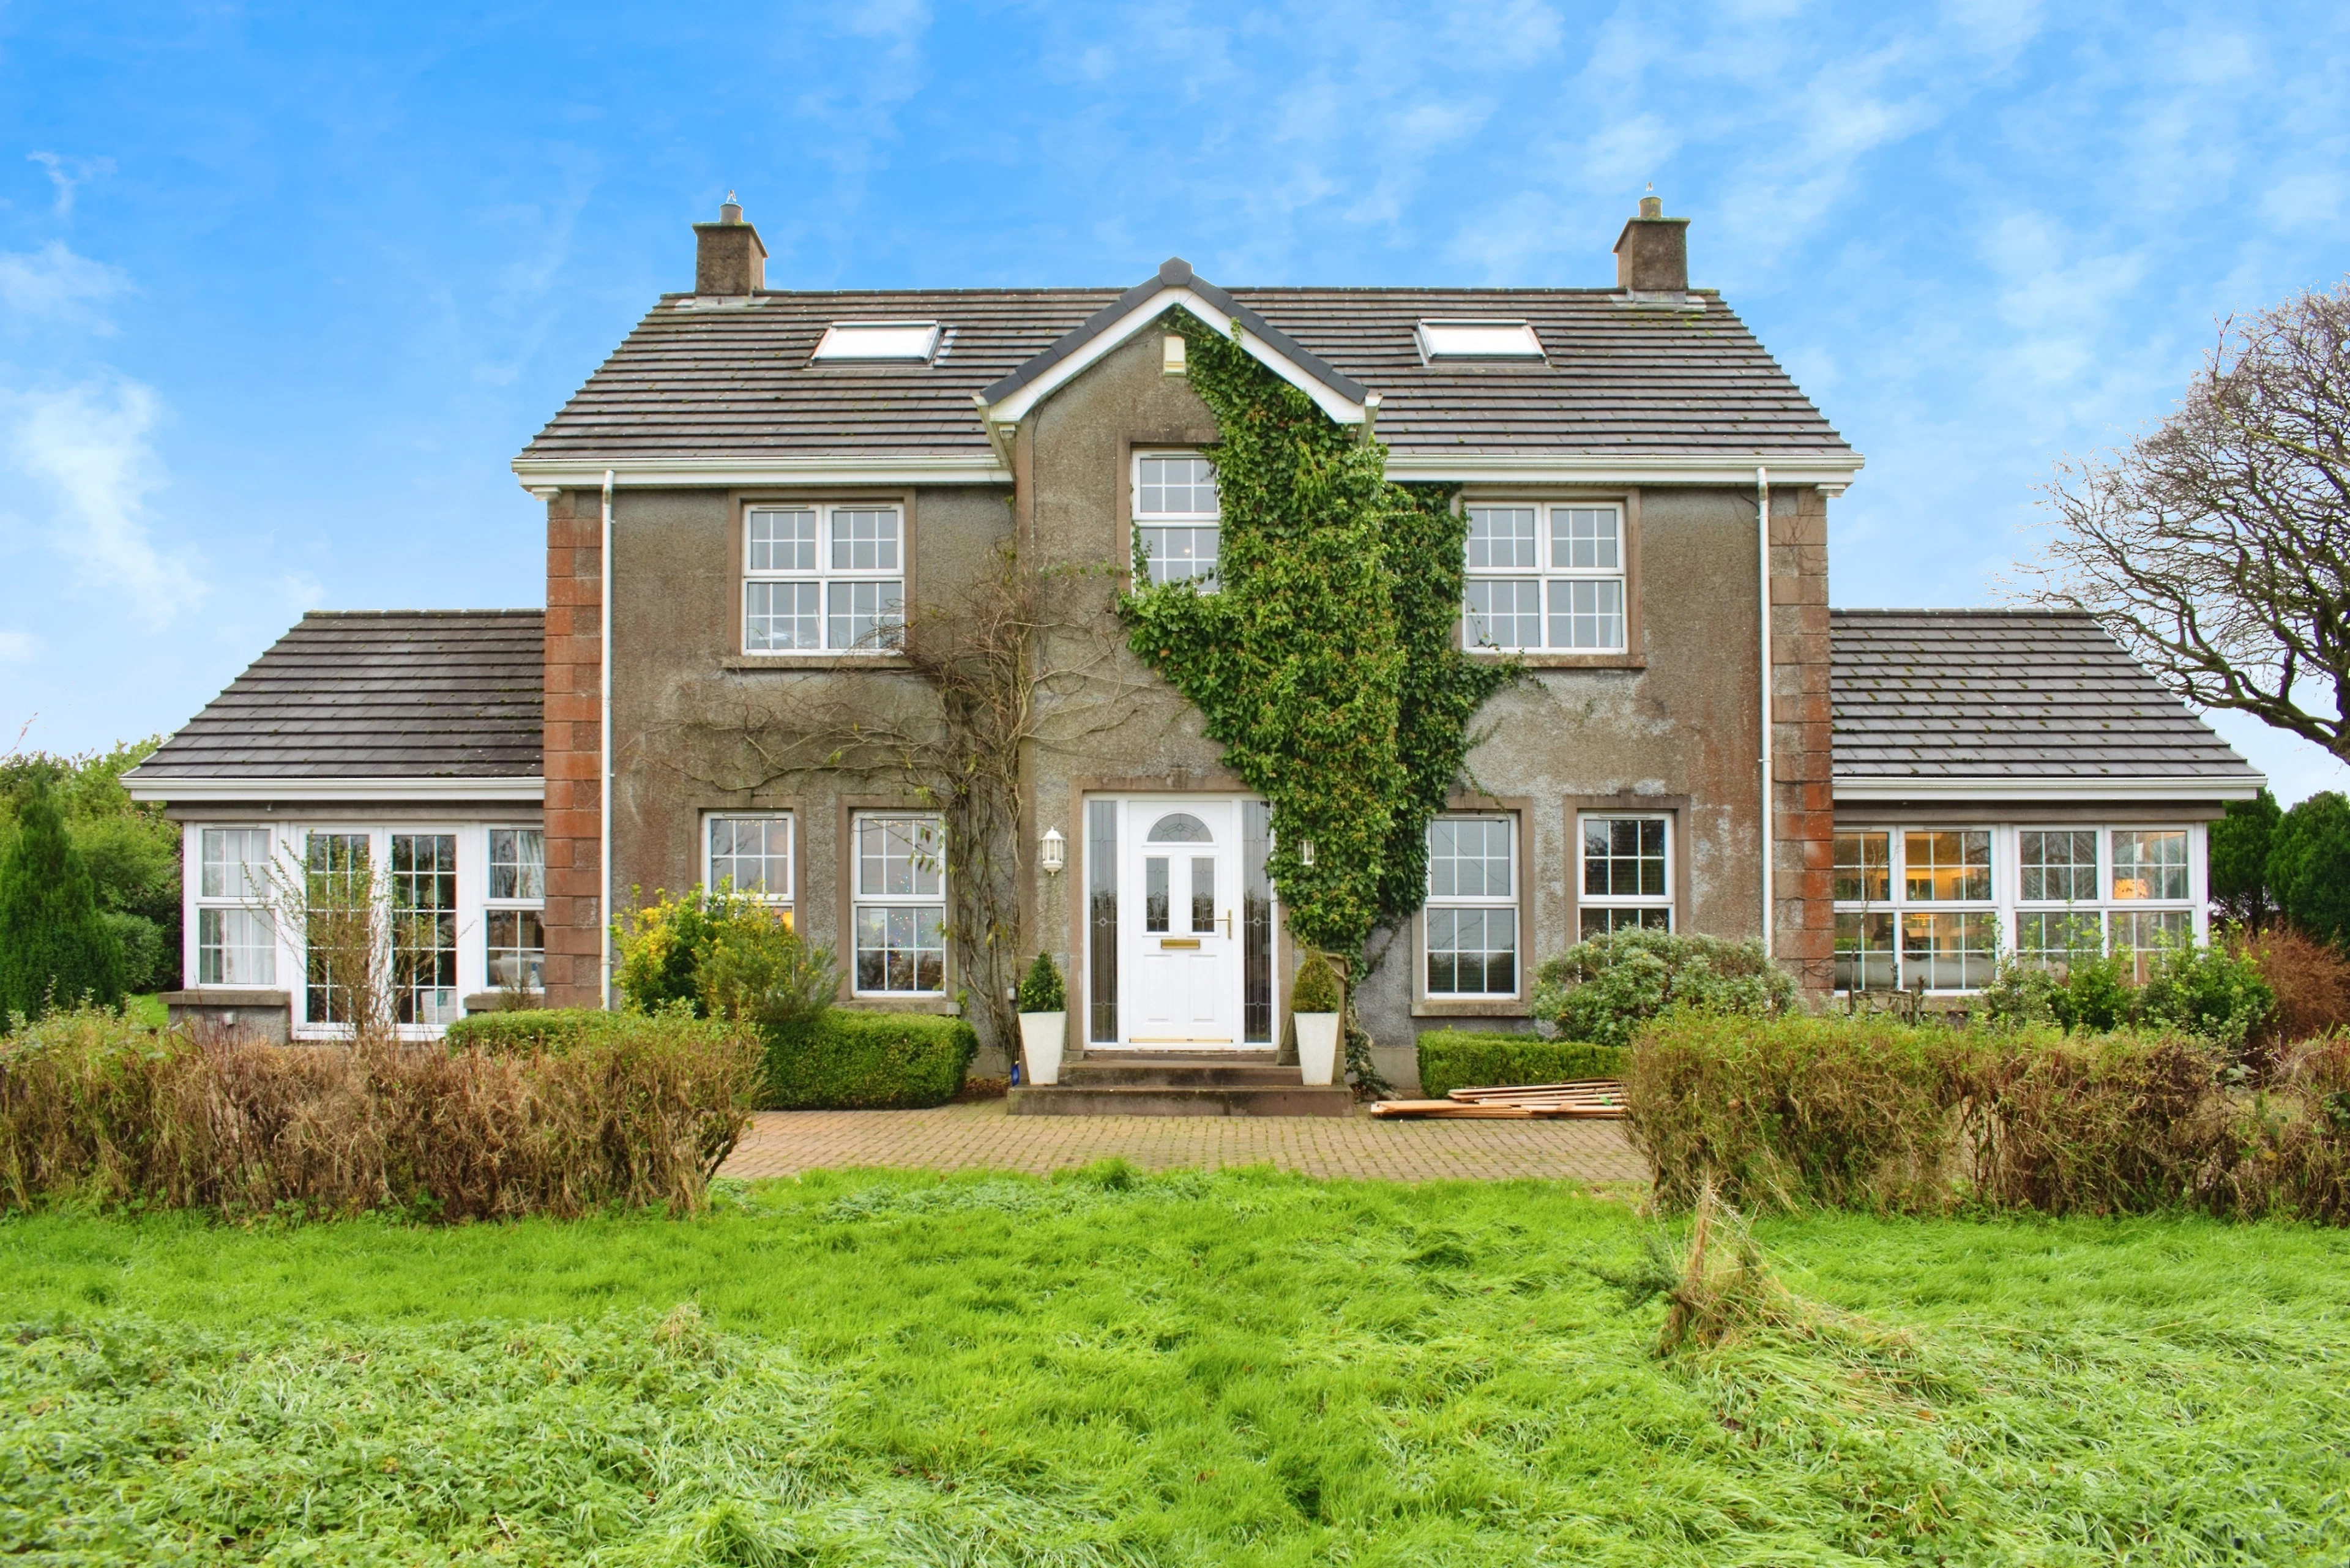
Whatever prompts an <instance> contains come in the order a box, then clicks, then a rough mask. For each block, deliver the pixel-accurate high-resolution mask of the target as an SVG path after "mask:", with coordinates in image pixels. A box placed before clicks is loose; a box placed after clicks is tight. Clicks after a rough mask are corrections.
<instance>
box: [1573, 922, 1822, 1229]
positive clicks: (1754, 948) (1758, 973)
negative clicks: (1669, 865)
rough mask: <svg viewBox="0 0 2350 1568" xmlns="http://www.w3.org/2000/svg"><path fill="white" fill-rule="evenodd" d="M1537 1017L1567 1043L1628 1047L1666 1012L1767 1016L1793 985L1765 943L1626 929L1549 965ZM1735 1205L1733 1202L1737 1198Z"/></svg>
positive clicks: (1788, 1001)
mask: <svg viewBox="0 0 2350 1568" xmlns="http://www.w3.org/2000/svg"><path fill="white" fill-rule="evenodd" d="M1535 980H1536V984H1535V987H1534V1017H1535V1018H1536V1019H1538V1020H1540V1021H1541V1022H1542V1023H1544V1024H1545V1025H1546V1026H1548V1027H1549V1028H1550V1029H1551V1030H1552V1031H1553V1032H1555V1033H1556V1034H1558V1035H1559V1037H1561V1038H1562V1039H1566V1040H1583V1041H1588V1042H1590V1043H1591V1044H1597V1045H1617V1046H1622V1045H1628V1044H1631V1041H1632V1035H1633V1033H1634V1031H1636V1030H1637V1029H1638V1027H1639V1026H1640V1025H1641V1024H1642V1023H1646V1022H1648V1020H1649V1019H1652V1018H1655V1017H1658V1016H1659V1015H1660V1014H1662V1013H1664V1012H1667V1011H1668V1010H1669V1009H1674V1008H1679V1009H1683V1010H1686V1011H1689V1012H1700V1013H1722V1014H1729V1013H1736V1014H1742V1015H1744V1016H1748V1017H1755V1018H1768V1017H1773V1016H1775V1015H1776V1014H1779V1013H1782V1012H1785V1011H1786V1010H1787V1009H1788V1008H1789V1007H1790V1006H1791V1005H1793V1004H1794V1000H1795V979H1794V976H1793V975H1791V974H1789V973H1788V972H1787V971H1785V970H1783V969H1781V968H1780V967H1779V966H1778V965H1777V964H1775V963H1773V962H1772V961H1771V960H1770V958H1769V957H1768V956H1766V955H1765V954H1764V953H1763V944H1762V943H1760V942H1728V941H1723V940H1721V939H1720V938H1719V937H1707V936H1683V935H1680V934H1679V933H1677V932H1671V931H1655V930H1648V929H1625V930H1620V931H1611V932H1609V933H1607V935H1604V936H1597V937H1592V938H1590V939H1588V940H1585V941H1581V942H1578V943H1576V944H1575V946H1574V947H1571V948H1569V949H1567V950H1566V951H1565V952H1563V953H1561V954H1559V955H1558V956H1557V957H1556V958H1554V959H1551V960H1549V961H1546V962H1544V965H1543V966H1542V968H1541V969H1540V970H1539V971H1537V972H1536V975H1535ZM1733 1201H1734V1200H1733Z"/></svg>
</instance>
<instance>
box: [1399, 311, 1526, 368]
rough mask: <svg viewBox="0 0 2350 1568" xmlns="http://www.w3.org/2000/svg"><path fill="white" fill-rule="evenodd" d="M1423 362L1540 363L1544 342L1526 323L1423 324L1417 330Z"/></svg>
mask: <svg viewBox="0 0 2350 1568" xmlns="http://www.w3.org/2000/svg"><path fill="white" fill-rule="evenodd" d="M1415 331H1416V332H1417V334H1418V336H1419V353H1420V358H1423V359H1427V360H1429V361H1430V362H1431V363H1432V362H1434V361H1436V360H1438V359H1521V360H1533V361H1534V362H1536V363H1539V362H1540V361H1541V359H1542V357H1543V348H1542V339H1540V338H1539V337H1535V336H1534V328H1533V327H1529V326H1527V325H1526V324H1525V323H1524V322H1523V321H1423V322H1421V323H1420V324H1419V327H1417V328H1415Z"/></svg>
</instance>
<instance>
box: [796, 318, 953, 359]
mask: <svg viewBox="0 0 2350 1568" xmlns="http://www.w3.org/2000/svg"><path fill="white" fill-rule="evenodd" d="M938 351H939V324H938V323H937V322H935V321H836V322H834V323H832V324H831V325H830V326H828V327H826V328H825V329H824V336H823V337H819V338H817V339H816V348H815V350H814V351H813V352H811V353H810V354H809V355H808V362H809V363H810V364H818V365H821V364H836V365H839V364H846V365H886V364H892V363H895V364H901V365H921V364H928V363H929V362H930V361H931V358H933V357H935V356H936V355H937V353H938Z"/></svg>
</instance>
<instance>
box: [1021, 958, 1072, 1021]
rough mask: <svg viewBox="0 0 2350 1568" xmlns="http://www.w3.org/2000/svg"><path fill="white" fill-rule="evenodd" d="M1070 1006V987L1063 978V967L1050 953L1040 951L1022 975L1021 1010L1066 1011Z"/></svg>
mask: <svg viewBox="0 0 2350 1568" xmlns="http://www.w3.org/2000/svg"><path fill="white" fill-rule="evenodd" d="M1068 1008H1069V988H1068V986H1067V985H1066V983H1064V982H1063V981H1062V979H1061V969H1060V966H1059V965H1058V964H1055V962H1054V961H1053V955H1052V954H1050V953H1038V954H1037V955H1036V961H1035V963H1032V964H1030V965H1029V966H1028V972H1027V973H1026V974H1024V975H1023V976H1021V977H1020V1011H1021V1012H1067V1011H1068Z"/></svg>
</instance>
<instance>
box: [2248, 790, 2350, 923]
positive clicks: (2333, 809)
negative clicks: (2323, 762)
mask: <svg viewBox="0 0 2350 1568" xmlns="http://www.w3.org/2000/svg"><path fill="white" fill-rule="evenodd" d="M2267 869H2268V889H2269V894H2270V896H2271V897H2272V898H2274V899H2275V900H2276V904H2277V907H2278V908H2279V909H2282V911H2283V912H2284V915H2285V917H2286V918H2287V919H2290V920H2292V921H2293V924H2294V925H2296V926H2299V927H2300V928H2301V929H2303V930H2304V931H2307V932H2308V933H2309V934H2310V935H2311V936H2313V937H2315V938H2317V939H2318V940H2320V941H2326V942H2331V943H2333V944H2334V946H2335V947H2338V948H2343V949H2345V950H2350V798H2345V797H2344V796H2343V795H2342V794H2341V793H2340V792H2339V791H2336V790H2320V791H2319V792H2318V793H2317V794H2313V795H2311V796H2310V797H2309V798H2308V799H2307V800H2304V801H2303V802H2301V803H2300V804H2299V805H2295V806H2294V807H2293V809H2292V810H2291V811H2288V812H2286V813H2285V814H2284V815H2283V817H2282V819H2280V820H2279V821H2278V823H2277V825H2276V826H2275V827H2274V828H2272V830H2271V832H2270V834H2269V857H2268V867H2267Z"/></svg>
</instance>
